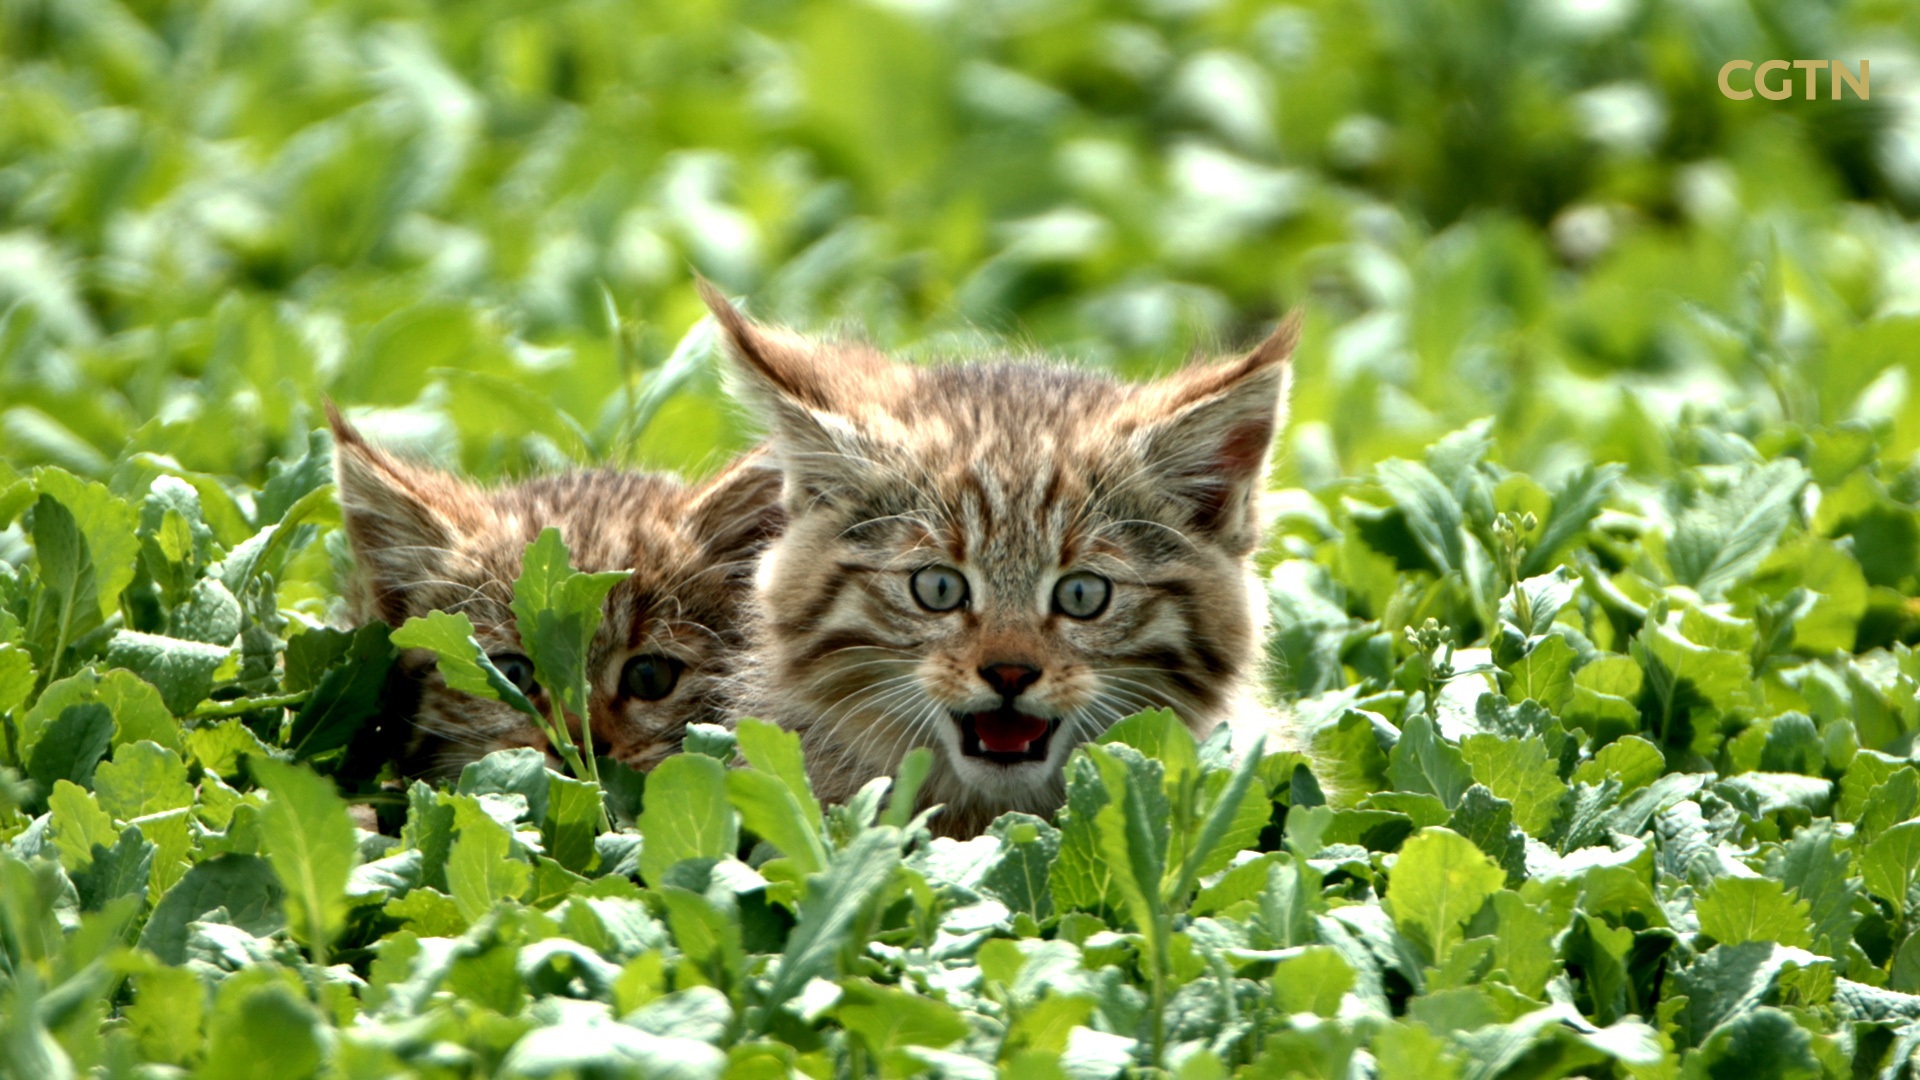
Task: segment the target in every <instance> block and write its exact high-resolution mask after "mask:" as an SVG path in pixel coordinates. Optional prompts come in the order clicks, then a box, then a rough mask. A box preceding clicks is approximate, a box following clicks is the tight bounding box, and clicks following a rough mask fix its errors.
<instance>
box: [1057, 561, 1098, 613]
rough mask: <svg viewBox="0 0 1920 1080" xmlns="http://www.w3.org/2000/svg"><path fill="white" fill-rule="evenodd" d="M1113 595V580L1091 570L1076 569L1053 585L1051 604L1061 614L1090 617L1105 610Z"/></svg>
mask: <svg viewBox="0 0 1920 1080" xmlns="http://www.w3.org/2000/svg"><path fill="white" fill-rule="evenodd" d="M1112 595H1113V582H1111V581H1108V580H1107V579H1106V578H1103V577H1101V576H1100V575H1099V574H1096V573H1094V572H1092V571H1091V570H1078V571H1075V572H1074V573H1071V574H1068V575H1067V576H1065V577H1063V578H1061V579H1060V580H1059V581H1058V582H1055V583H1054V586H1053V606H1054V608H1055V609H1056V610H1058V611H1059V612H1060V614H1062V615H1069V616H1072V617H1073V618H1076V619H1091V618H1093V617H1094V616H1096V615H1098V614H1100V613H1101V612H1103V611H1105V610H1107V600H1108V598H1110V597H1111V596H1112Z"/></svg>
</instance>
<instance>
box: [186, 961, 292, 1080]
mask: <svg viewBox="0 0 1920 1080" xmlns="http://www.w3.org/2000/svg"><path fill="white" fill-rule="evenodd" d="M249 976H253V977H249ZM320 1028H321V1025H320V1022H319V1018H318V1017H317V1016H315V1015H314V1012H313V1008H312V1006H311V1005H309V1004H308V1003H307V1000H306V997H305V995H304V994H302V993H300V992H299V991H298V990H296V989H295V987H294V986H292V985H289V984H288V982H287V980H285V979H283V978H282V977H281V976H280V973H279V972H277V971H274V970H272V969H270V968H261V969H257V970H255V971H248V972H242V973H240V974H239V975H236V976H234V977H232V978H229V979H227V980H226V981H225V982H224V983H222V984H221V986H220V990H219V992H218V994H217V995H216V997H215V999H214V1006H213V1015H212V1016H211V1017H209V1018H208V1021H207V1059H206V1062H205V1063H204V1064H202V1065H201V1067H200V1070H199V1072H198V1073H197V1074H196V1076H197V1077H199V1078H204V1080H264V1078H265V1077H267V1076H284V1077H295V1076H310V1075H313V1074H314V1073H315V1072H317V1071H318V1070H319V1068H320V1063H321V1042H320V1040H321V1034H322V1033H321V1030H320Z"/></svg>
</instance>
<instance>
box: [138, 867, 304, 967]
mask: <svg viewBox="0 0 1920 1080" xmlns="http://www.w3.org/2000/svg"><path fill="white" fill-rule="evenodd" d="M284 895H285V890H284V889H282V888H281V885H280V879H279V877H278V876H277V875H275V874H274V872H273V868H272V866H270V865H269V864H268V862H267V860H265V859H262V858H259V857H258V856H254V855H216V856H215V857H213V858H211V859H208V860H206V861H205V862H201V863H196V864H195V865H194V867H193V869H191V870H189V871H187V873H186V876H185V877H183V878H181V879H180V881H179V883H178V884H176V885H174V886H173V887H172V888H171V889H168V890H167V893H166V895H165V896H163V897H161V898H160V902H159V903H158V904H157V905H155V906H154V909H153V915H152V916H151V917H150V918H149V919H148V920H147V925H146V928H145V929H144V930H142V931H141V933H140V946H141V947H142V948H144V949H148V950H151V951H152V952H153V954H154V955H156V956H158V957H159V958H160V959H161V960H163V961H165V962H166V963H169V964H180V963H184V962H185V961H186V958H187V924H188V923H190V922H193V921H194V920H196V919H200V918H203V917H205V916H206V915H207V914H208V913H210V912H212V911H214V910H215V909H217V908H219V909H225V911H226V921H227V922H228V923H229V924H231V925H233V926H237V927H239V928H240V929H242V930H244V931H246V932H247V933H250V934H255V935H265V934H271V933H273V932H274V931H275V930H278V929H280V928H281V927H283V926H285V925H286V918H285V916H284V915H282V913H281V912H282V907H281V901H282V898H283V897H284Z"/></svg>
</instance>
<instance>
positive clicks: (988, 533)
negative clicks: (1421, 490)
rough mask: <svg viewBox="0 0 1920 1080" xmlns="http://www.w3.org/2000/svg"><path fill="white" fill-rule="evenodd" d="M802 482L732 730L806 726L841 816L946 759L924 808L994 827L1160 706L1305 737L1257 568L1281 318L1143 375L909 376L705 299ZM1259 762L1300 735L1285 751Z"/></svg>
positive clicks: (1286, 337) (769, 582)
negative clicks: (1207, 360)
mask: <svg viewBox="0 0 1920 1080" xmlns="http://www.w3.org/2000/svg"><path fill="white" fill-rule="evenodd" d="M706 299H707V303H708V305H709V306H710V307H711V308H712V309H713V311H714V314H715V315H716V316H717V317H718V319H719V321H720V324H721V326H722V327H723V329H724V331H725V333H726V336H727V339H728V342H729V344H730V346H731V351H732V352H733V354H734V356H735V359H736V361H737V365H736V366H737V367H738V369H739V371H740V373H741V375H742V376H743V379H744V384H745V385H744V391H745V395H746V396H747V397H748V398H749V399H750V400H751V401H752V402H753V403H754V404H755V405H756V406H757V407H758V408H759V410H760V411H761V413H762V414H763V418H764V420H765V421H766V423H767V425H768V427H769V429H770V433H771V441H770V446H771V450H772V453H773V456H774V457H775V459H776V460H777V461H778V462H779V465H780V467H781V470H782V471H783V472H784V474H785V477H786V480H785V488H784V495H783V498H784V501H785V504H786V508H787V512H788V517H789V520H788V525H787V528H786V531H785V533H784V534H783V536H782V537H780V538H779V539H777V540H776V541H774V542H773V544H772V545H771V546H770V547H769V548H768V549H767V552H766V554H765V555H763V556H762V560H761V567H760V571H759V576H758V585H757V590H756V593H757V600H756V618H755V628H754V641H753V644H752V646H751V648H750V654H749V657H748V662H747V663H746V664H744V665H743V668H742V670H743V673H744V678H743V679H742V681H741V683H740V685H739V686H738V687H737V690H736V694H737V699H736V700H737V705H736V714H737V715H741V716H748V715H751V716H760V717H762V718H764V719H770V720H776V721H778V722H779V723H780V724H781V725H782V726H784V727H786V728H789V729H791V730H793V731H796V732H798V733H799V734H800V736H801V739H802V745H803V747H804V749H805V751H806V757H807V768H808V774H809V777H810V778H811V781H812V783H813V785H814V788H815V790H816V791H817V792H818V794H819V795H820V797H821V798H823V799H825V800H828V801H841V800H845V799H847V798H848V797H849V796H851V795H852V794H853V793H854V792H856V791H857V790H859V788H860V787H861V785H863V784H864V783H866V782H867V781H869V780H871V779H872V778H874V777H876V776H885V775H889V774H891V773H893V772H894V771H895V769H896V768H897V767H898V765H899V764H900V761H901V759H902V757H903V756H904V755H905V754H906V753H907V752H908V751H910V750H912V749H914V748H915V747H921V746H925V747H931V748H934V750H935V753H934V759H935V760H934V766H933V769H932V772H931V773H930V775H929V777H928V780H927V783H926V785H925V786H924V788H923V790H922V798H921V805H922V806H927V805H932V804H935V803H943V804H945V806H946V809H945V811H944V812H943V813H942V814H940V815H938V816H937V817H936V818H935V819H934V828H935V829H936V830H937V831H939V832H942V833H945V834H948V835H954V836H972V835H976V834H978V833H979V832H981V831H982V830H984V829H985V828H986V826H987V825H988V824H990V823H991V822H992V821H993V819H994V818H996V817H997V816H999V815H1000V814H1001V813H1002V812H1004V811H1008V810H1022V811H1027V812H1030V813H1035V814H1048V813H1051V812H1052V811H1054V810H1055V809H1057V808H1058V807H1059V805H1060V803H1061V801H1062V799H1063V797H1064V769H1063V767H1064V764H1065V762H1066V759H1067V756H1068V755H1069V753H1070V752H1071V751H1072V749H1073V747H1074V746H1075V745H1077V744H1079V743H1082V742H1085V741H1087V740H1090V739H1092V738H1095V737H1097V736H1098V735H1099V734H1100V733H1101V732H1102V731H1104V730H1105V729H1106V728H1107V727H1109V726H1110V725H1112V724H1113V723H1114V722H1115V721H1117V720H1120V719H1122V718H1123V717H1126V716H1129V715H1131V714H1133V713H1136V712H1139V711H1141V710H1144V709H1149V708H1155V707H1167V708H1171V709H1173V710H1174V711H1175V712H1176V713H1177V714H1178V715H1179V716H1180V717H1181V718H1182V719H1183V720H1184V721H1185V723H1186V724H1187V725H1188V727H1189V728H1190V729H1191V730H1193V731H1194V732H1195V733H1196V734H1205V733H1206V732H1208V731H1210V730H1211V729H1212V728H1213V727H1214V726H1215V725H1216V724H1217V723H1219V722H1222V721H1231V722H1233V723H1234V724H1235V728H1236V741H1237V742H1240V743H1241V744H1242V745H1244V743H1245V741H1250V739H1249V740H1241V739H1239V738H1238V731H1239V729H1240V728H1242V727H1245V728H1247V729H1249V731H1252V730H1256V729H1257V730H1258V731H1266V732H1271V733H1272V734H1276V735H1278V736H1279V737H1280V738H1281V739H1285V738H1286V737H1287V734H1288V732H1287V729H1286V724H1285V722H1284V721H1279V720H1277V719H1276V718H1275V717H1274V716H1273V715H1272V714H1271V713H1269V712H1268V711H1267V710H1265V709H1263V708H1262V707H1261V706H1260V705H1259V704H1258V703H1257V702H1256V701H1255V700H1254V696H1253V693H1252V689H1253V687H1254V685H1255V683H1256V682H1257V679H1256V674H1257V668H1258V665H1259V662H1260V658H1261V656H1262V648H1261V640H1260V627H1261V626H1262V625H1263V624H1264V621H1265V620H1264V610H1265V601H1264V594H1263V592H1262V591H1261V590H1260V588H1259V586H1258V583H1257V582H1256V580H1255V578H1254V574H1253V570H1252V566H1251V560H1250V556H1251V555H1252V554H1253V551H1254V549H1255V547H1256V545H1257V544H1258V541H1259V539H1260V533H1261V525H1260V522H1259V521H1258V519H1257V515H1256V506H1257V504H1258V496H1259V493H1260V491H1261V488H1262V481H1263V478H1264V474H1265V471H1266V464H1267V458H1268V455H1269V452H1270V449H1271V446H1272V443H1273V440H1274V437H1275V434H1276V432H1277V430H1278V429H1279V427H1280V425H1281V424H1282V422H1283V420H1284V414H1285V400H1286V389H1287V383H1288V357H1289V355H1290V354H1291V352H1292V350H1293V346H1294V342H1295V339H1296V337H1297V335H1298V324H1297V320H1291V319H1290V320H1288V321H1287V322H1286V323H1284V324H1283V325H1282V326H1281V327H1280V328H1279V330H1278V331H1277V332H1275V333H1274V334H1273V336H1271V337H1270V338H1268V339H1267V340H1266V341H1265V342H1263V343H1262V344H1261V345H1260V346H1259V347H1258V348H1256V349H1254V350H1253V352H1251V353H1250V354H1248V355H1246V356H1244V357H1243V358H1241V359H1238V360H1235V361H1232V362H1228V363H1221V364H1202V365H1193V366H1189V367H1187V368H1186V369H1185V370H1182V371H1180V372H1178V373H1176V374H1174V375H1172V376H1170V377H1167V378H1164V379H1161V380H1159V381H1157V382H1152V383H1148V384H1142V385H1130V384H1126V383H1121V382H1118V381H1116V380H1114V379H1111V378H1108V377H1106V376H1104V375H1100V374H1096V373H1093V372H1088V371H1083V370H1077V369H1074V368H1071V367H1065V366H1059V365H1051V364H1045V363H1028V362H1012V361H1009V362H993V363H977V364H955V365H945V366H935V367H924V368H923V367H915V366H912V365H908V364H904V363H897V362H893V361H890V360H888V359H887V358H886V357H884V356H882V355H880V354H879V353H877V352H875V351H873V350H871V349H868V348H864V347H860V346H839V345H830V344H824V343H819V342H815V341H812V340H809V339H806V338H803V337H801V336H798V335H795V334H793V333H790V332H787V331H784V330H779V329H774V328H769V327H765V326H761V325H758V324H755V323H753V322H751V321H749V320H748V319H746V318H745V317H743V316H742V315H741V314H740V313H739V312H738V311H736V310H735V309H734V308H732V307H731V306H730V305H729V304H728V303H727V301H726V300H725V298H724V297H721V296H719V295H718V294H717V293H715V292H713V291H712V290H711V289H709V290H707V295H706ZM1267 745H1268V749H1269V750H1278V749H1281V748H1282V747H1281V746H1280V745H1279V744H1278V742H1277V741H1276V739H1274V738H1271V737H1270V738H1269V740H1268V744H1267Z"/></svg>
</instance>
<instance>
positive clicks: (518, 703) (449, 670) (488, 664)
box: [391, 611, 540, 717]
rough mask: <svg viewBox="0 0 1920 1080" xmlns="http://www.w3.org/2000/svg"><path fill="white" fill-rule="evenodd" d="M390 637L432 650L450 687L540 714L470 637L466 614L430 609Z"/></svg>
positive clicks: (407, 645)
mask: <svg viewBox="0 0 1920 1080" xmlns="http://www.w3.org/2000/svg"><path fill="white" fill-rule="evenodd" d="M391 640H392V642H393V643H394V644H395V645H397V646H399V647H400V648H403V649H426V650H428V651H429V652H432V653H433V654H434V655H435V656H436V657H438V658H439V668H440V677H441V678H443V679H445V680H446V682H447V685H448V686H449V687H451V688H453V689H455V690H459V691H462V692H465V693H468V694H475V695H477V696H479V697H485V698H492V699H493V700H495V701H501V702H505V703H506V704H508V705H511V706H513V707H514V708H516V709H518V710H520V711H521V712H523V713H526V714H527V715H528V716H534V717H537V716H539V715H540V712H539V710H537V709H535V708H534V707H533V702H531V701H528V700H527V695H525V694H523V693H521V692H520V688H519V687H517V686H515V685H513V684H512V683H511V682H508V681H507V677H506V676H504V675H502V674H500V669H499V668H496V667H494V666H493V661H491V660H489V659H487V654H486V651H485V650H483V649H481V648H480V643H479V642H478V641H475V640H474V638H473V621H472V620H470V619H468V618H467V617H466V616H465V615H463V614H448V613H447V612H444V611H429V612H427V613H426V614H425V615H420V616H415V617H414V618H411V619H408V620H407V622H406V625H405V626H402V627H401V628H400V629H398V630H395V631H394V632H393V635H392V638H391ZM535 662H536V663H538V661H537V660H536V661H535Z"/></svg>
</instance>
